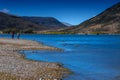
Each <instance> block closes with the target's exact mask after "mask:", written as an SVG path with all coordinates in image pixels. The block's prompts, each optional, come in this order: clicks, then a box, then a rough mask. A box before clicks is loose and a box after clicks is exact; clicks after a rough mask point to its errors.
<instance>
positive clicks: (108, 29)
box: [63, 2, 120, 34]
mask: <svg viewBox="0 0 120 80" xmlns="http://www.w3.org/2000/svg"><path fill="white" fill-rule="evenodd" d="M63 31H67V32H74V33H86V34H90V33H92V34H99V33H100V34H104V33H105V34H115V33H120V2H119V3H117V4H115V5H113V6H112V7H110V8H108V9H106V10H105V11H104V12H102V13H100V14H99V15H97V16H95V17H93V18H91V19H89V20H87V21H85V22H83V23H81V24H79V25H77V26H75V27H72V28H68V29H65V30H63Z"/></svg>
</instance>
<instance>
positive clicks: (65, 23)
mask: <svg viewBox="0 0 120 80" xmlns="http://www.w3.org/2000/svg"><path fill="white" fill-rule="evenodd" d="M62 23H63V24H64V25H66V26H67V27H71V26H72V24H70V23H67V22H62Z"/></svg>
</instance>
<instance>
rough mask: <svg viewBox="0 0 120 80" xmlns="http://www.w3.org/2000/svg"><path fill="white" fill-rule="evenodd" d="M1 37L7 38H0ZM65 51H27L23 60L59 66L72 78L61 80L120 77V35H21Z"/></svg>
mask: <svg viewBox="0 0 120 80" xmlns="http://www.w3.org/2000/svg"><path fill="white" fill-rule="evenodd" d="M0 37H10V36H9V35H7V34H6V35H0ZM21 38H23V39H29V40H35V41H38V42H42V43H43V44H46V45H50V46H54V47H58V48H62V49H64V51H34V53H33V51H26V52H25V54H26V58H28V59H33V60H38V61H48V62H59V63H62V64H63V65H64V66H65V67H67V68H69V69H70V70H72V71H73V72H74V74H72V75H70V76H68V77H67V78H65V79H64V80H114V79H115V77H117V76H119V75H120V35H34V34H31V35H21Z"/></svg>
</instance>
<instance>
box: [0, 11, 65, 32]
mask: <svg viewBox="0 0 120 80" xmlns="http://www.w3.org/2000/svg"><path fill="white" fill-rule="evenodd" d="M63 27H66V26H65V25H64V24H62V23H61V22H59V21H58V20H56V19H55V18H52V17H21V16H15V15H11V14H6V13H3V12H0V31H4V30H10V29H15V30H16V29H17V30H21V31H24V30H29V29H30V30H31V29H32V30H33V31H42V30H50V29H52V30H54V29H58V28H63Z"/></svg>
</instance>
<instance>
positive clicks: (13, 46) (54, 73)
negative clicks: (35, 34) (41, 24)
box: [0, 38, 70, 80]
mask: <svg viewBox="0 0 120 80" xmlns="http://www.w3.org/2000/svg"><path fill="white" fill-rule="evenodd" d="M41 49H44V50H58V49H57V48H54V47H50V46H45V45H42V44H40V43H38V42H35V41H30V40H18V39H16V40H15V39H3V38H1V39H0V80H40V79H41V80H54V79H55V80H60V79H62V78H63V77H64V75H65V74H69V73H70V71H69V70H68V69H65V68H63V67H62V66H60V65H58V64H57V63H50V62H37V61H32V60H27V59H25V58H24V55H22V54H18V51H19V50H41ZM42 78H43V79H42Z"/></svg>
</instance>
